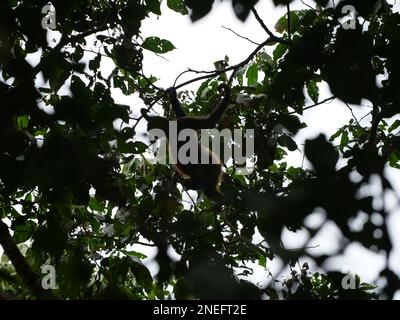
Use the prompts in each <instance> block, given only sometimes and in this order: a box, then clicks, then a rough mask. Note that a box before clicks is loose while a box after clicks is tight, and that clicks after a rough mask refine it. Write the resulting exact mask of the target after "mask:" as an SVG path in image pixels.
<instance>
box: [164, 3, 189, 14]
mask: <svg viewBox="0 0 400 320" xmlns="http://www.w3.org/2000/svg"><path fill="white" fill-rule="evenodd" d="M167 6H168V8H170V9H172V10H174V11H176V12H178V13H180V14H183V15H186V14H188V10H187V8H186V6H185V2H184V0H167Z"/></svg>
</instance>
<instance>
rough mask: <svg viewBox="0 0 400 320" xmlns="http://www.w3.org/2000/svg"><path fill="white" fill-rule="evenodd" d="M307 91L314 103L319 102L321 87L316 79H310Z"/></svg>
mask: <svg viewBox="0 0 400 320" xmlns="http://www.w3.org/2000/svg"><path fill="white" fill-rule="evenodd" d="M306 87H307V93H308V95H309V96H310V98H311V100H312V101H313V102H314V103H318V99H319V88H318V85H317V82H316V81H309V82H307V84H306Z"/></svg>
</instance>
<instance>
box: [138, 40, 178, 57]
mask: <svg viewBox="0 0 400 320" xmlns="http://www.w3.org/2000/svg"><path fill="white" fill-rule="evenodd" d="M142 47H143V48H144V49H147V50H150V51H153V52H155V53H160V54H161V53H166V52H169V51H172V50H174V49H176V48H175V46H174V45H173V44H172V43H171V42H170V41H168V40H165V39H160V38H158V37H148V38H146V39H145V40H144V42H143V44H142Z"/></svg>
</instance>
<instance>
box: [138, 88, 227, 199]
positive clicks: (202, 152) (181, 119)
mask: <svg viewBox="0 0 400 320" xmlns="http://www.w3.org/2000/svg"><path fill="white" fill-rule="evenodd" d="M167 91H168V92H169V101H170V103H171V106H172V108H173V110H174V113H175V115H176V117H177V118H176V119H174V120H175V121H176V122H177V131H178V134H179V132H180V131H181V130H183V129H193V130H201V129H211V128H214V127H215V126H216V125H217V123H218V121H219V120H220V118H221V117H222V115H223V114H224V112H225V110H226V108H227V106H228V105H229V102H230V89H229V86H228V85H227V84H221V85H219V86H218V91H219V92H220V93H221V96H222V98H221V97H220V99H218V100H217V102H216V103H215V105H214V108H213V109H212V111H211V113H210V114H209V115H207V116H188V115H186V113H185V112H184V111H183V109H182V106H181V103H180V102H179V100H178V98H177V93H176V90H175V88H170V89H167ZM147 112H148V111H147V110H146V109H141V113H142V116H143V117H144V118H145V119H146V120H147V121H148V130H150V129H152V128H158V129H161V130H163V131H164V132H165V133H166V135H167V137H168V135H169V120H168V119H166V118H163V117H159V116H149V115H148V114H147ZM170 144H171V142H170V141H168V145H169V146H170ZM176 144H177V148H178V150H179V148H180V147H181V146H182V145H183V144H185V141H183V142H180V141H177V142H176ZM197 148H198V160H199V161H198V162H197V163H190V162H189V163H187V164H183V163H181V162H180V161H179V159H174V160H175V161H174V169H175V171H176V172H177V173H178V174H179V175H180V176H181V177H183V178H184V179H185V182H183V183H182V184H183V185H184V186H185V187H186V188H187V189H193V190H201V191H203V192H204V194H205V195H206V196H207V197H208V198H210V199H211V200H213V201H214V202H217V203H223V202H224V200H225V197H224V194H223V193H222V192H221V191H220V184H221V181H222V178H223V175H224V172H223V171H222V164H221V159H220V158H219V157H218V156H217V155H216V154H215V153H213V152H212V151H211V150H210V149H208V148H207V147H205V146H204V145H202V144H201V143H198V146H197ZM170 149H171V146H170ZM201 157H203V158H201ZM204 158H207V159H208V163H201V161H200V159H204Z"/></svg>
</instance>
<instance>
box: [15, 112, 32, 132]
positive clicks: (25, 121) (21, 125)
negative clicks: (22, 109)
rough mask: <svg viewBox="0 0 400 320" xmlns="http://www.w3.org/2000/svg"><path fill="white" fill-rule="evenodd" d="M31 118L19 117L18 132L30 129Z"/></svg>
mask: <svg viewBox="0 0 400 320" xmlns="http://www.w3.org/2000/svg"><path fill="white" fill-rule="evenodd" d="M28 124H29V117H28V116H27V115H23V116H19V117H18V118H17V128H18V130H23V129H26V128H28Z"/></svg>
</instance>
